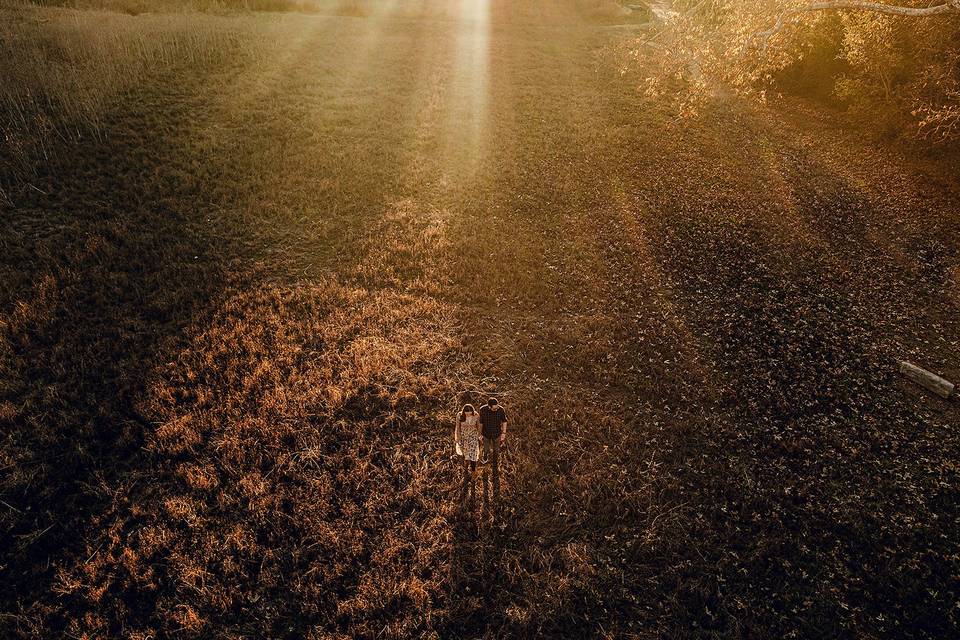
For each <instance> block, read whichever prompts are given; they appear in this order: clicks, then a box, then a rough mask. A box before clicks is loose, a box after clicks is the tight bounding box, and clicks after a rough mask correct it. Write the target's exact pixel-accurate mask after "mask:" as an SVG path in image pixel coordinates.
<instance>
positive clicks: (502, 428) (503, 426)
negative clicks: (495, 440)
mask: <svg viewBox="0 0 960 640" xmlns="http://www.w3.org/2000/svg"><path fill="white" fill-rule="evenodd" d="M501 411H503V410H502V409H501ZM506 438H507V412H506V411H503V422H501V423H500V442H503V441H504V440H506Z"/></svg>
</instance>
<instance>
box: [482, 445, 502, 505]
mask: <svg viewBox="0 0 960 640" xmlns="http://www.w3.org/2000/svg"><path fill="white" fill-rule="evenodd" d="M483 457H484V458H486V460H487V464H488V465H490V469H491V472H492V474H493V503H494V504H497V503H499V502H500V438H488V437H486V436H484V438H483ZM487 476H488V474H487V473H485V474H483V497H484V498H486V497H487Z"/></svg>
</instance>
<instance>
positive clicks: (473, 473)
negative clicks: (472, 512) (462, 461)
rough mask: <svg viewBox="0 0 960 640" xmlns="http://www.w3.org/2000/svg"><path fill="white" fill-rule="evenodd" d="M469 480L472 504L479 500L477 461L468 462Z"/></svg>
mask: <svg viewBox="0 0 960 640" xmlns="http://www.w3.org/2000/svg"><path fill="white" fill-rule="evenodd" d="M466 471H467V482H469V483H470V504H475V503H476V502H477V482H476V477H477V463H476V461H471V462H467V469H466Z"/></svg>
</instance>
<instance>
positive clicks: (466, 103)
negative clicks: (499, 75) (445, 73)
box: [454, 0, 490, 158]
mask: <svg viewBox="0 0 960 640" xmlns="http://www.w3.org/2000/svg"><path fill="white" fill-rule="evenodd" d="M457 17H458V22H459V24H458V28H457V32H456V62H455V67H454V71H455V82H454V87H455V93H456V98H457V104H458V106H459V109H457V112H458V116H459V117H460V118H461V121H460V123H458V125H457V126H458V127H459V129H460V131H461V137H462V139H461V143H462V144H465V145H467V146H468V148H469V151H470V152H471V154H472V155H473V156H474V158H476V156H477V155H479V151H480V147H481V143H482V136H483V133H484V128H485V126H486V117H487V94H488V80H489V69H488V67H489V57H490V2H489V0H460V7H459V15H458V16H457Z"/></svg>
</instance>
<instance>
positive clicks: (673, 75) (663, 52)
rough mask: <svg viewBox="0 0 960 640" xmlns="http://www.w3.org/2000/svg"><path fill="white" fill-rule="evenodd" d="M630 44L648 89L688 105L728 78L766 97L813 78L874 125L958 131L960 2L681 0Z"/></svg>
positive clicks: (927, 133)
mask: <svg viewBox="0 0 960 640" xmlns="http://www.w3.org/2000/svg"><path fill="white" fill-rule="evenodd" d="M677 7H678V9H679V13H678V15H677V16H675V17H674V18H673V19H671V20H669V21H667V22H666V23H665V24H663V25H662V27H661V28H660V30H659V31H658V32H656V33H654V34H653V35H652V36H645V37H644V38H641V39H640V40H639V41H638V42H636V43H635V46H634V47H633V48H632V50H631V54H632V56H633V57H634V58H636V59H637V60H640V61H647V62H651V63H653V64H649V65H642V66H643V68H645V69H656V72H653V73H649V74H648V75H647V76H646V77H645V78H644V80H643V88H644V90H645V91H646V92H648V93H650V94H661V93H664V92H668V91H673V92H675V95H677V96H678V99H679V101H680V103H681V105H682V107H683V108H684V109H685V110H691V109H695V108H696V107H697V105H698V104H700V103H701V102H702V100H703V99H704V98H706V97H708V96H710V95H711V94H713V93H716V92H717V91H720V90H723V88H732V89H733V90H735V91H736V92H738V93H741V94H747V95H752V96H755V97H757V98H759V99H760V100H767V99H768V98H770V97H771V96H773V95H780V94H784V93H790V92H794V93H803V92H804V91H807V90H809V89H810V88H811V86H812V85H819V86H820V87H821V88H825V91H824V92H823V93H824V94H826V95H827V96H829V97H830V98H831V99H832V100H834V101H836V102H837V103H839V104H841V105H843V106H845V107H846V108H847V109H849V110H850V111H851V112H853V113H855V114H856V115H859V116H862V117H864V118H868V119H870V120H872V121H873V122H875V123H877V124H878V125H884V126H888V125H895V126H897V127H905V128H906V130H909V131H911V132H912V133H913V134H915V135H918V136H919V137H922V138H925V139H928V140H932V141H935V142H944V141H948V140H955V139H957V138H958V137H960V4H958V3H957V1H956V0H948V1H947V2H944V3H940V4H937V3H933V4H931V3H930V2H928V1H926V0H921V1H915V0H909V1H905V2H903V3H901V4H896V5H895V4H881V3H869V2H867V3H861V2H820V3H811V2H809V1H806V2H805V1H801V0H703V1H701V2H697V1H696V0H682V1H681V2H678V3H677Z"/></svg>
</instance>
